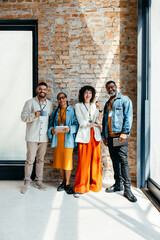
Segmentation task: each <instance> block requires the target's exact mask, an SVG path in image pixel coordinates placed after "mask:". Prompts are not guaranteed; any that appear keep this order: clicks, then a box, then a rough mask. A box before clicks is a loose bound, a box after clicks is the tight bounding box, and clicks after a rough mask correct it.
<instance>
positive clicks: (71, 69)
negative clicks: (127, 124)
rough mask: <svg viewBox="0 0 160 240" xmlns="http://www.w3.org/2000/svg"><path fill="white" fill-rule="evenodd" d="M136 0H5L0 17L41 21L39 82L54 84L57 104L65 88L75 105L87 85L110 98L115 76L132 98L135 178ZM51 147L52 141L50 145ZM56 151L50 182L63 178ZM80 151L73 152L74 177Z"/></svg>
mask: <svg viewBox="0 0 160 240" xmlns="http://www.w3.org/2000/svg"><path fill="white" fill-rule="evenodd" d="M137 2H138V1H137V0H1V1H0V9H1V11H0V18H1V19H38V74H39V81H41V80H45V81H46V82H47V84H48V85H49V96H48V97H49V98H50V99H51V100H52V101H53V102H55V103H56V95H57V93H58V92H59V91H65V92H66V93H67V95H68V98H69V100H70V102H71V105H73V106H74V104H75V103H76V102H77V98H78V91H79V89H80V88H81V87H82V86H83V85H85V84H91V85H92V86H94V87H95V88H96V90H97V99H98V100H99V101H101V102H105V101H106V100H107V97H108V96H107V94H106V91H105V87H104V86H105V82H106V81H107V80H114V81H115V82H116V83H117V85H118V87H119V89H120V90H121V92H122V93H124V94H127V95H128V96H129V97H130V98H131V100H132V101H133V106H134V122H133V127H132V131H131V137H130V139H129V154H128V155H129V163H130V174H131V178H132V181H136V172H137V171H136V135H137V133H136V113H137V107H136V104H137V90H136V82H137V9H138V8H137ZM49 146H50V143H49ZM52 154H53V153H52V149H50V147H48V151H47V155H46V158H45V171H44V178H45V180H55V179H59V172H58V171H57V170H55V169H52ZM76 165H77V153H75V154H74V171H73V177H74V175H75V171H76ZM102 168H103V178H104V180H106V179H107V180H110V179H111V178H112V177H113V170H112V164H111V161H110V158H109V154H108V152H107V149H106V148H105V147H104V146H103V144H102Z"/></svg>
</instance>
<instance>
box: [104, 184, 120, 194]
mask: <svg viewBox="0 0 160 240" xmlns="http://www.w3.org/2000/svg"><path fill="white" fill-rule="evenodd" d="M117 191H123V186H122V185H117V184H114V185H113V186H111V187H108V188H106V190H105V192H109V193H111V192H117Z"/></svg>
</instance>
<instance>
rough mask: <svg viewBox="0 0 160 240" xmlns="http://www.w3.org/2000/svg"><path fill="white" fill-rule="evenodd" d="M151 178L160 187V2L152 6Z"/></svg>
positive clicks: (153, 0)
mask: <svg viewBox="0 0 160 240" xmlns="http://www.w3.org/2000/svg"><path fill="white" fill-rule="evenodd" d="M151 178H152V179H153V180H155V181H156V182H157V183H158V184H159V185H160V1H159V0H152V5H151Z"/></svg>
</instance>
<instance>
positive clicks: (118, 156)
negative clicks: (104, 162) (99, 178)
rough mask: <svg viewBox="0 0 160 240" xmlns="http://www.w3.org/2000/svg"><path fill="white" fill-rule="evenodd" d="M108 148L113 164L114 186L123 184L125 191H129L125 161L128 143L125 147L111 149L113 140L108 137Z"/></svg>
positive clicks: (127, 165)
mask: <svg viewBox="0 0 160 240" xmlns="http://www.w3.org/2000/svg"><path fill="white" fill-rule="evenodd" d="M108 148H109V153H110V157H111V159H112V164H113V170H114V179H115V184H116V185H119V186H120V185H122V183H123V184H124V189H125V190H128V189H130V186H131V180H130V174H129V164H128V160H127V153H128V142H127V145H123V146H118V147H113V138H110V137H109V138H108Z"/></svg>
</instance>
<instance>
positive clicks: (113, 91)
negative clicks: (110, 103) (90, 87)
mask: <svg viewBox="0 0 160 240" xmlns="http://www.w3.org/2000/svg"><path fill="white" fill-rule="evenodd" d="M106 90H107V92H108V94H109V95H110V97H114V96H115V95H116V93H117V86H116V85H115V84H114V83H109V84H107V86H106Z"/></svg>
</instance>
